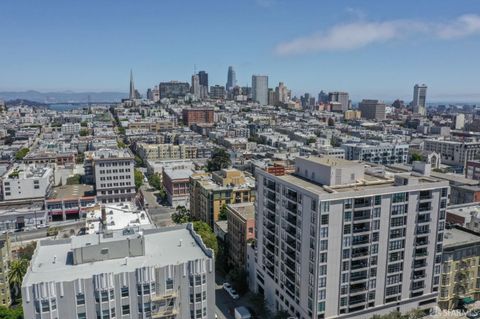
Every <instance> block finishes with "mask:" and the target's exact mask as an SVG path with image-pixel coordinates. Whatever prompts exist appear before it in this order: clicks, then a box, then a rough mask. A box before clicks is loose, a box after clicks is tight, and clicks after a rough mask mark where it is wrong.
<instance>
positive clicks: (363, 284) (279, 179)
mask: <svg viewBox="0 0 480 319" xmlns="http://www.w3.org/2000/svg"><path fill="white" fill-rule="evenodd" d="M364 169H365V168H364V166H363V164H359V163H353V162H350V161H345V160H340V159H335V158H329V157H324V158H318V157H309V158H297V159H296V173H295V174H291V175H284V176H274V175H271V174H268V173H266V172H264V171H261V170H257V191H258V196H257V201H256V209H257V211H256V213H257V214H256V225H257V245H256V246H257V247H256V249H257V251H256V253H257V255H256V262H257V266H256V274H255V278H256V285H257V287H256V289H257V291H258V292H259V293H263V294H264V296H265V299H266V302H267V305H269V307H270V308H271V309H272V310H286V311H287V312H288V313H289V314H290V315H292V316H295V317H296V318H300V319H305V318H312V319H314V318H315V319H318V318H370V317H371V316H373V315H374V314H386V313H389V312H391V311H393V310H397V309H398V310H399V311H402V312H407V311H409V310H411V309H415V308H418V307H428V306H432V305H434V304H436V300H437V294H438V289H439V285H440V265H441V256H442V255H441V254H442V239H443V238H442V235H441V234H442V233H443V230H444V227H445V221H444V219H445V207H446V202H447V197H448V183H447V182H442V181H438V180H436V179H433V178H431V177H428V176H413V175H410V174H400V175H396V176H395V177H394V178H392V177H387V176H385V177H380V176H375V175H370V174H369V173H368V172H367V173H366V172H365V171H364ZM442 207H443V208H442Z"/></svg>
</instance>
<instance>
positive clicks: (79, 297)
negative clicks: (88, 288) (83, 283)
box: [77, 293, 85, 305]
mask: <svg viewBox="0 0 480 319" xmlns="http://www.w3.org/2000/svg"><path fill="white" fill-rule="evenodd" d="M84 304H85V294H83V293H78V294H77V305H84Z"/></svg>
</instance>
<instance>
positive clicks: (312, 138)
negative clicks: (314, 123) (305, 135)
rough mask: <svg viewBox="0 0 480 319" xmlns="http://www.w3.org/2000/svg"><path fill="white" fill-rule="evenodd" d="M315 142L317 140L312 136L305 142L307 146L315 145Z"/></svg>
mask: <svg viewBox="0 0 480 319" xmlns="http://www.w3.org/2000/svg"><path fill="white" fill-rule="evenodd" d="M316 141H317V138H316V137H313V136H312V137H310V138H309V139H308V140H307V145H308V144H312V143H315V142H316Z"/></svg>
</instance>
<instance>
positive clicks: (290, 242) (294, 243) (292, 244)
mask: <svg viewBox="0 0 480 319" xmlns="http://www.w3.org/2000/svg"><path fill="white" fill-rule="evenodd" d="M286 242H287V244H288V245H289V246H290V247H292V248H293V249H297V241H296V240H295V239H291V238H290V237H287V241H286Z"/></svg>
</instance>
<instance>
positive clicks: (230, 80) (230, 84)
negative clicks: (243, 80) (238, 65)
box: [225, 66, 237, 91]
mask: <svg viewBox="0 0 480 319" xmlns="http://www.w3.org/2000/svg"><path fill="white" fill-rule="evenodd" d="M236 86H237V75H236V73H235V70H234V69H233V66H229V67H228V74H227V85H225V88H226V89H227V91H231V90H232V89H233V88H234V87H236Z"/></svg>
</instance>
